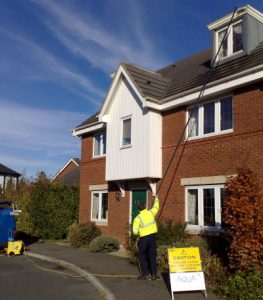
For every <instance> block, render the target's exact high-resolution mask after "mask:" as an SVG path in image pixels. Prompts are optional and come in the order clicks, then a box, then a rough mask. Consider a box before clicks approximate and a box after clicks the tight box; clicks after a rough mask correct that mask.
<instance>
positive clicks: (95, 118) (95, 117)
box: [77, 112, 99, 128]
mask: <svg viewBox="0 0 263 300" xmlns="http://www.w3.org/2000/svg"><path fill="white" fill-rule="evenodd" d="M98 113H99V112H96V113H95V114H94V115H92V116H91V117H89V118H88V119H86V120H85V121H84V122H82V123H81V124H79V125H78V126H77V128H80V127H83V126H86V125H90V124H92V123H96V122H98V121H99V118H98Z"/></svg>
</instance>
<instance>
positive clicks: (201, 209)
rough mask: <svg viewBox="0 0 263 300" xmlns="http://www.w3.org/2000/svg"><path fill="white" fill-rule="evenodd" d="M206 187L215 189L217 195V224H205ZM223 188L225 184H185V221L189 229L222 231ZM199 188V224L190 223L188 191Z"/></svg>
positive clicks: (215, 211) (215, 212)
mask: <svg viewBox="0 0 263 300" xmlns="http://www.w3.org/2000/svg"><path fill="white" fill-rule="evenodd" d="M205 189H214V195H215V203H214V205H215V208H214V209H215V210H214V214H215V226H206V225H204V197H203V196H204V190H205ZM221 189H225V186H224V184H207V185H189V186H185V222H186V224H187V226H186V228H187V229H188V230H191V229H193V230H202V229H205V230H208V231H222V230H223V227H222V211H223V207H222V206H221V204H222V201H221V200H222V198H221ZM189 190H197V195H198V225H195V224H188V222H189V221H188V220H189V219H188V191H189Z"/></svg>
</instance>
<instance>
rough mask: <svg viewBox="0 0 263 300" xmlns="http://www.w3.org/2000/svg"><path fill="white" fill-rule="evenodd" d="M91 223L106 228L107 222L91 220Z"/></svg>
mask: <svg viewBox="0 0 263 300" xmlns="http://www.w3.org/2000/svg"><path fill="white" fill-rule="evenodd" d="M91 222H94V223H95V225H97V226H108V221H98V220H91Z"/></svg>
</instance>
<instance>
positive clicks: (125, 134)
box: [122, 117, 131, 147]
mask: <svg viewBox="0 0 263 300" xmlns="http://www.w3.org/2000/svg"><path fill="white" fill-rule="evenodd" d="M130 145H131V118H130V117H129V118H125V119H123V120H122V146H123V147H127V146H130Z"/></svg>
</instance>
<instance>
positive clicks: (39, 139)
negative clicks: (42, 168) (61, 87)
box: [0, 100, 85, 156]
mask: <svg viewBox="0 0 263 300" xmlns="http://www.w3.org/2000/svg"><path fill="white" fill-rule="evenodd" d="M0 105H1V110H0V136H1V145H2V146H5V147H10V148H13V149H20V150H22V149H23V150H27V151H43V152H45V154H46V155H47V154H48V153H50V155H51V156H58V155H60V153H64V154H67V153H68V154H71V153H72V149H75V150H76V149H77V148H78V143H77V142H76V140H74V138H72V136H71V133H70V129H72V128H73V127H74V126H76V125H77V124H78V123H79V121H80V120H83V119H84V118H85V117H84V114H80V113H74V112H67V111H59V110H53V111H52V110H41V109H36V108H29V107H26V106H21V105H18V104H14V103H10V102H7V101H1V100H0Z"/></svg>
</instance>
